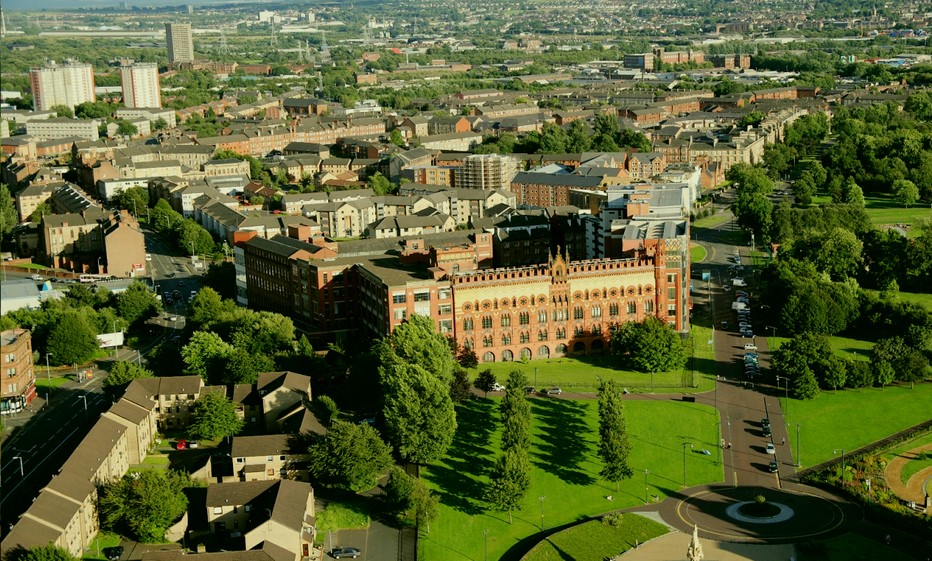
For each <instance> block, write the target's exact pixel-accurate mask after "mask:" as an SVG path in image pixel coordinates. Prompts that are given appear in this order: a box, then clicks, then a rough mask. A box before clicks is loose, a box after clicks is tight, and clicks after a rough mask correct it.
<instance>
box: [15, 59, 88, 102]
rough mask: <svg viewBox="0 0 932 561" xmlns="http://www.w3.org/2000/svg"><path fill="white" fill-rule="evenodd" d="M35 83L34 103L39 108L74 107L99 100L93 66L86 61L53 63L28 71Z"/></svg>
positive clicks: (33, 87) (33, 86)
mask: <svg viewBox="0 0 932 561" xmlns="http://www.w3.org/2000/svg"><path fill="white" fill-rule="evenodd" d="M29 83H30V85H31V86H32V106H33V108H34V109H35V110H36V111H48V110H49V109H51V108H52V107H53V106H55V105H65V106H67V107H70V108H72V109H74V106H75V105H78V104H81V103H85V102H87V101H96V100H97V97H96V95H95V94H94V68H93V67H92V66H91V65H90V64H87V63H84V62H67V63H65V64H55V63H54V62H52V63H51V64H49V65H47V66H43V67H41V68H33V69H31V70H30V71H29Z"/></svg>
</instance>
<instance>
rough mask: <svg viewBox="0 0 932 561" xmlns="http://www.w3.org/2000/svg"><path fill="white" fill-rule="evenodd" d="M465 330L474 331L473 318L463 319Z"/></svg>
mask: <svg viewBox="0 0 932 561" xmlns="http://www.w3.org/2000/svg"><path fill="white" fill-rule="evenodd" d="M463 331H472V318H466V319H464V320H463Z"/></svg>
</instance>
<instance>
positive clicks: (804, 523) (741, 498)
mask: <svg viewBox="0 0 932 561" xmlns="http://www.w3.org/2000/svg"><path fill="white" fill-rule="evenodd" d="M687 492H689V491H688V490H687ZM817 493H818V494H817ZM757 495H763V496H764V497H765V498H766V499H767V501H766V503H765V504H766V505H768V506H769V507H770V509H769V510H768V511H767V512H766V514H765V515H753V514H751V513H753V511H754V509H753V507H755V506H757V505H756V504H754V503H755V502H756V501H755V496H757ZM669 503H670V505H662V507H663V506H666V507H667V508H661V516H662V517H663V519H664V521H665V522H667V523H668V524H669V525H671V526H673V527H674V528H676V529H678V530H680V531H682V532H688V531H689V529H690V528H692V527H693V526H698V527H699V533H700V535H701V536H702V537H704V538H707V539H713V540H718V541H727V542H746V543H796V542H800V541H805V540H810V539H813V538H820V539H821V538H827V537H831V536H834V535H840V534H842V533H844V532H846V531H847V526H848V523H849V522H852V521H857V520H860V518H861V515H860V511H859V510H858V509H857V508H856V507H854V506H853V505H849V504H847V503H844V502H841V501H838V500H837V499H836V498H834V497H828V496H823V495H822V494H821V493H819V492H818V491H817V490H814V489H808V488H807V489H799V490H796V491H793V492H790V491H787V490H783V489H762V488H751V487H728V486H711V487H708V488H700V489H697V490H695V491H694V492H692V493H690V494H689V495H688V496H686V497H683V498H682V499H680V500H678V501H669ZM749 507H750V513H749V512H748V508H749Z"/></svg>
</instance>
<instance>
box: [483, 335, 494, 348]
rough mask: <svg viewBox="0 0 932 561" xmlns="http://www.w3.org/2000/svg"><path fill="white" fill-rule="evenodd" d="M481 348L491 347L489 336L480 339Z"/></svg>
mask: <svg viewBox="0 0 932 561" xmlns="http://www.w3.org/2000/svg"><path fill="white" fill-rule="evenodd" d="M482 346H483V347H491V346H492V336H491V335H486V336H484V337H483V338H482Z"/></svg>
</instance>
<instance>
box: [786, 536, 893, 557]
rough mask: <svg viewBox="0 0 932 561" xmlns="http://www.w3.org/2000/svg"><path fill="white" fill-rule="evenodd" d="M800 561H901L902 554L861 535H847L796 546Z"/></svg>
mask: <svg viewBox="0 0 932 561" xmlns="http://www.w3.org/2000/svg"><path fill="white" fill-rule="evenodd" d="M796 552H797V553H798V555H799V556H798V557H797V559H798V560H799V561H875V560H877V559H900V558H901V555H902V554H901V553H899V552H898V551H896V550H894V549H892V548H889V547H887V546H885V545H882V544H879V543H877V542H875V541H873V540H870V539H867V538H865V537H864V536H861V535H860V534H845V535H844V536H839V537H837V538H831V539H828V540H824V541H818V542H809V543H804V544H799V545H797V546H796Z"/></svg>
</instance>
